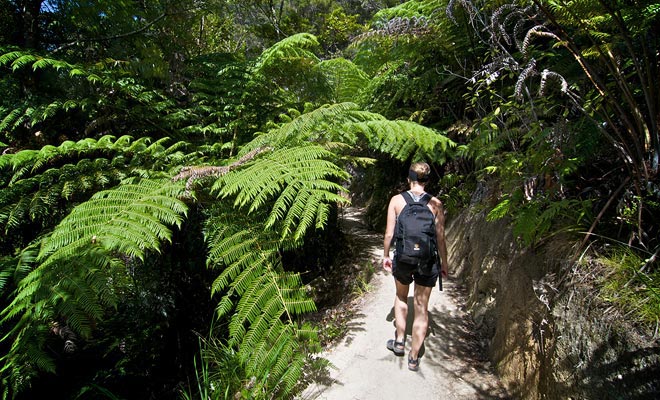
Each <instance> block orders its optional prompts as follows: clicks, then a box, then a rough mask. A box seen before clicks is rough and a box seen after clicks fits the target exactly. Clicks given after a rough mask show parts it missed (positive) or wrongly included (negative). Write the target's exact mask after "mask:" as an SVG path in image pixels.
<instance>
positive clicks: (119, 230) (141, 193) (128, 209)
mask: <svg viewBox="0 0 660 400" xmlns="http://www.w3.org/2000/svg"><path fill="white" fill-rule="evenodd" d="M181 194H182V188H181V186H180V185H174V184H172V183H171V182H170V181H166V180H146V179H145V180H141V181H139V182H137V183H135V184H123V185H120V186H119V187H117V188H116V189H112V190H106V191H102V192H98V193H97V194H95V195H94V196H93V197H92V198H91V199H90V200H89V201H87V202H85V203H83V204H81V205H79V206H78V207H76V208H75V209H74V210H73V212H72V213H71V214H69V215H68V216H67V217H66V218H65V219H64V220H63V221H62V222H61V223H60V224H59V225H58V227H57V228H56V229H55V231H54V232H53V234H52V235H51V236H50V237H49V238H48V240H46V242H45V244H44V246H43V247H42V250H41V252H40V255H39V258H40V259H41V260H43V263H44V264H49V263H51V262H55V261H56V260H59V259H62V258H67V257H70V256H72V255H74V254H75V253H76V252H78V251H80V249H81V248H84V247H87V246H89V245H93V244H96V243H99V244H101V245H103V246H104V247H105V248H107V249H108V250H116V251H119V252H121V253H124V254H128V255H130V256H134V257H138V258H143V257H144V252H145V251H146V250H158V249H159V243H160V242H161V241H164V240H169V239H170V236H171V232H170V230H169V228H167V226H166V225H180V224H181V221H182V216H183V215H185V213H186V210H187V208H186V206H185V204H184V203H183V202H181V201H180V200H178V198H177V197H179V196H180V195H181Z"/></svg>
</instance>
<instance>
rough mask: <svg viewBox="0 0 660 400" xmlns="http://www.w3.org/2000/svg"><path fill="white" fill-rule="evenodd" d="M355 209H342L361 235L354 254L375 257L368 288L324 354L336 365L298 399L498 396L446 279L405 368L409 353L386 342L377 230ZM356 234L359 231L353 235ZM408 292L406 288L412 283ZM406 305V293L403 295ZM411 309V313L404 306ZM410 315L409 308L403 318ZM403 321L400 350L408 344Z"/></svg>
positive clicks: (389, 290)
mask: <svg viewBox="0 0 660 400" xmlns="http://www.w3.org/2000/svg"><path fill="white" fill-rule="evenodd" d="M359 211H360V210H358V209H354V208H349V209H347V210H346V213H345V218H346V219H345V221H344V223H345V224H346V225H347V227H346V228H345V232H347V233H348V234H350V235H351V238H350V239H349V240H354V239H355V240H360V241H364V245H363V247H362V246H361V247H362V248H363V250H364V252H363V253H362V254H361V256H360V257H365V259H369V258H370V259H372V260H373V261H374V262H375V263H377V273H376V274H375V275H374V277H373V279H372V280H371V282H370V285H369V286H370V290H369V291H368V293H366V294H365V295H364V296H363V297H362V298H361V299H360V300H359V303H358V305H357V311H356V314H355V317H354V318H353V319H352V320H351V321H350V323H349V329H348V332H347V334H346V336H345V337H344V338H343V339H342V340H341V341H340V342H339V343H338V344H336V345H334V346H332V347H331V348H329V349H327V350H326V351H325V352H324V353H323V354H322V356H323V357H325V358H327V359H328V360H329V361H330V362H331V363H332V364H333V366H334V367H335V368H334V369H331V370H330V376H329V377H327V378H328V379H327V381H326V382H317V383H315V384H312V385H310V386H309V387H308V388H307V390H305V392H304V393H303V394H302V395H301V396H300V397H299V398H300V399H319V400H320V399H325V400H334V399H337V400H340V399H341V400H344V399H360V400H366V399H415V398H419V399H504V398H506V396H505V394H504V391H503V390H502V388H501V386H500V385H499V383H498V381H497V379H496V378H495V377H494V376H493V375H492V374H491V372H490V367H489V363H488V362H487V360H486V359H484V358H483V357H481V356H480V355H479V354H480V352H479V348H478V340H477V338H476V337H475V336H474V335H473V333H472V330H471V328H470V326H471V324H470V321H469V318H468V316H466V314H465V313H464V312H463V311H462V310H461V308H460V307H459V306H458V304H460V303H459V299H460V298H461V293H460V290H459V287H458V286H457V285H456V284H455V283H454V282H453V281H452V280H451V279H450V280H449V281H446V282H444V285H443V288H444V291H442V292H440V291H439V290H438V288H437V287H436V288H435V289H434V290H433V292H432V294H431V299H430V303H429V317H430V324H429V325H430V326H429V334H428V336H427V338H426V341H425V346H424V348H423V349H422V352H423V353H422V356H421V358H420V369H419V371H418V372H416V373H415V372H411V371H409V370H408V367H407V362H406V361H407V357H406V356H404V357H396V356H395V355H394V354H393V353H392V352H390V351H389V350H387V348H386V347H385V343H386V342H387V340H388V339H391V338H392V337H393V335H394V321H393V310H392V305H393V303H394V282H393V278H392V276H391V275H390V274H388V273H386V272H384V271H383V270H382V269H381V268H380V257H381V254H382V240H383V238H382V235H380V234H375V233H373V232H368V231H367V230H366V229H365V228H364V227H363V226H361V224H360V217H361V214H360V212H359ZM355 235H357V236H359V237H356V236H355ZM411 295H412V288H411ZM408 301H409V309H410V310H412V304H411V302H412V298H411V297H409V299H408ZM410 314H412V313H410ZM411 320H412V315H409V321H411ZM410 325H411V324H410V323H409V324H408V326H409V328H408V332H407V340H406V354H407V352H408V351H409V350H410V342H411V338H410V336H409V335H410V331H409V329H410Z"/></svg>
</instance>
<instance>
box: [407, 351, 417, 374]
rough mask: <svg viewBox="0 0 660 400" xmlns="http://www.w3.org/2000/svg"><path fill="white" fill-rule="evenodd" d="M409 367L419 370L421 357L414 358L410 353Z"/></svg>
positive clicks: (412, 369) (415, 370) (414, 370)
mask: <svg viewBox="0 0 660 400" xmlns="http://www.w3.org/2000/svg"><path fill="white" fill-rule="evenodd" d="M408 369H409V370H411V371H413V372H417V371H419V357H417V358H416V359H413V358H412V357H410V355H408Z"/></svg>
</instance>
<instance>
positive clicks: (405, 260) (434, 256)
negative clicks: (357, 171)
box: [383, 162, 448, 371]
mask: <svg viewBox="0 0 660 400" xmlns="http://www.w3.org/2000/svg"><path fill="white" fill-rule="evenodd" d="M430 172H431V169H430V167H429V165H428V164H427V163H423V162H418V163H414V164H413V165H411V166H410V171H409V175H408V184H409V186H410V190H408V191H407V192H403V193H401V194H398V195H396V196H394V197H392V199H390V203H389V206H388V208H387V227H386V229H385V239H384V241H383V268H384V269H385V270H386V271H389V272H392V275H393V276H394V282H395V285H396V296H395V298H394V323H395V326H396V332H395V336H394V339H391V340H388V342H387V348H388V349H389V350H391V351H392V352H393V353H394V354H395V355H397V356H403V355H404V354H405V343H406V320H407V315H408V291H409V287H410V283H412V282H413V281H414V282H415V285H414V302H413V303H414V312H415V318H414V320H413V326H412V345H411V347H410V353H409V355H408V369H409V370H411V371H417V370H419V351H420V349H421V347H422V344H423V343H424V338H425V337H426V333H427V330H428V326H429V318H428V304H429V297H430V296H431V291H432V289H433V287H434V286H435V285H436V282H437V280H438V275H439V273H442V275H443V276H447V271H448V268H447V245H446V241H445V217H444V210H443V207H442V202H441V201H440V200H438V199H437V198H436V197H433V196H431V195H429V194H428V193H426V192H425V191H424V186H425V185H426V183H427V182H428V178H429V174H430ZM404 208H405V210H404ZM427 209H428V211H430V213H428V211H427ZM412 210H414V211H412ZM424 214H428V215H424ZM404 219H405V221H404ZM412 219H414V221H413V222H408V221H409V220H412ZM406 226H407V228H406ZM429 227H430V228H429ZM406 229H407V230H408V232H406ZM415 230H417V231H420V230H421V231H430V232H428V233H427V234H424V232H422V233H420V232H414V231H415ZM425 237H428V239H425ZM411 238H414V239H411ZM392 243H394V244H395V251H394V259H392V258H390V246H391V245H392ZM427 248H428V249H427ZM426 253H428V255H427V256H424V254H426ZM438 254H440V258H441V263H440V271H438Z"/></svg>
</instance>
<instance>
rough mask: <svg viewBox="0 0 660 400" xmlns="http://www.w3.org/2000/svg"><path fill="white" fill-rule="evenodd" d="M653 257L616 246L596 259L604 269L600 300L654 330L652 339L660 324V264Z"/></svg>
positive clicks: (654, 255) (656, 333) (652, 255)
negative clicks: (644, 256) (645, 256)
mask: <svg viewBox="0 0 660 400" xmlns="http://www.w3.org/2000/svg"><path fill="white" fill-rule="evenodd" d="M640 254H647V255H648V257H647V258H643V256H641V255H640ZM656 254H657V252H656V253H655V254H652V253H651V254H650V253H640V251H639V250H637V251H635V250H633V249H631V248H630V247H627V246H624V245H618V246H615V247H613V248H611V249H610V250H608V251H607V252H605V253H604V254H603V255H601V256H600V260H599V261H600V262H601V263H603V264H604V265H605V266H606V267H607V269H606V271H607V272H606V273H605V275H604V276H603V277H602V280H603V281H602V288H601V292H600V296H601V298H602V299H603V300H605V301H606V302H608V303H611V304H613V305H615V306H616V307H618V308H619V309H620V310H621V311H622V312H624V313H625V315H626V317H627V318H629V319H631V320H632V321H634V322H636V323H638V324H641V325H643V326H645V327H647V328H650V329H651V330H653V331H654V332H655V334H654V335H655V336H657V335H658V325H659V323H660V265H659V264H660V263H658V260H657V258H656Z"/></svg>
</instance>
